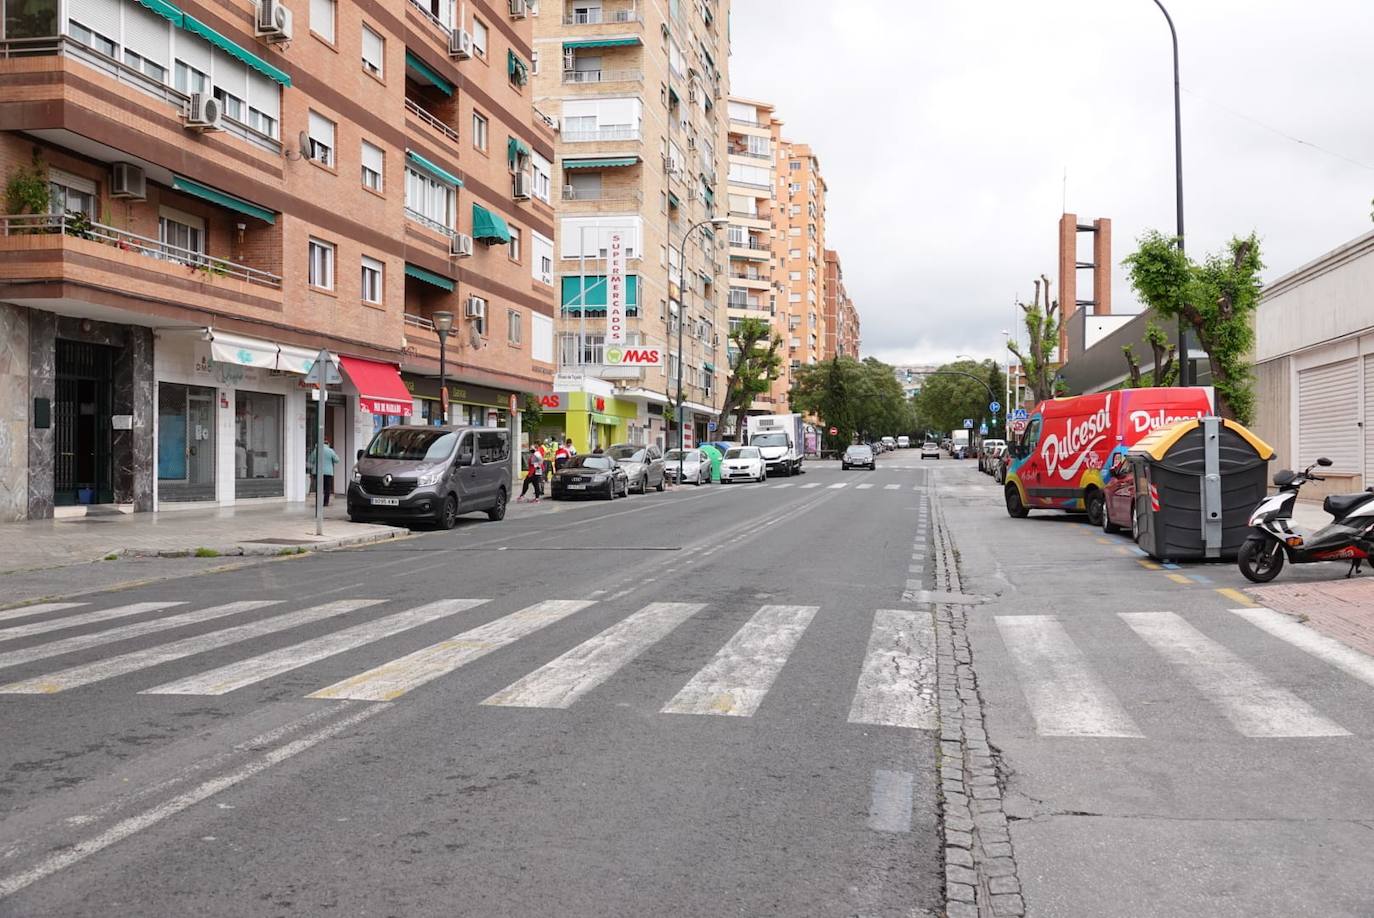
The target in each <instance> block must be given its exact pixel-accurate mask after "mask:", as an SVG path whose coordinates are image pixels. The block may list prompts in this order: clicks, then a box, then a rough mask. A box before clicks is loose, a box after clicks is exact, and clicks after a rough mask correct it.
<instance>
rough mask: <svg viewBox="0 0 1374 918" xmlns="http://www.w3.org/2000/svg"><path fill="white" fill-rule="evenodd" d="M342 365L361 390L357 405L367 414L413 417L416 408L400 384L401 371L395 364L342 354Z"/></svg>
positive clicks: (404, 387)
mask: <svg viewBox="0 0 1374 918" xmlns="http://www.w3.org/2000/svg"><path fill="white" fill-rule="evenodd" d="M339 363H340V364H341V365H342V366H343V371H344V372H345V373H347V374H348V378H349V379H351V380H352V381H353V385H355V386H357V387H358V403H359V404H360V405H361V406H362V408H363V410H364V411H370V412H372V413H373V414H396V415H400V416H401V417H410V414H411V411H412V409H413V408H414V405H413V404H412V403H411V400H410V392H409V391H408V390H407V389H406V385H405V383H403V382H401V371H400V369H399V368H398V367H397V366H396V365H395V364H394V363H378V362H377V361H375V360H364V359H363V358H361V357H344V356H342V355H341V356H340V357H339Z"/></svg>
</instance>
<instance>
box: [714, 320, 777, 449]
mask: <svg viewBox="0 0 1374 918" xmlns="http://www.w3.org/2000/svg"><path fill="white" fill-rule="evenodd" d="M729 340H730V345H731V347H729V348H728V349H727V353H728V354H729V355H730V375H729V376H728V377H727V378H726V381H725V398H724V401H722V402H721V406H720V421H721V427H722V428H723V429H724V428H728V429H731V430H735V432H736V434H738V433H739V430H738V425H739V421H740V419H741V418H743V417H744V415H745V413H746V412H747V411H748V410H749V405H750V404H751V403H752V402H753V401H754V397H755V396H758V395H762V394H764V393H765V392H767V391H768V390H769V389H771V388H772V387H773V382H774V381H775V380H776V379H777V378H778V376H779V375H780V374H781V372H782V353H781V350H782V336H781V335H778V334H775V333H774V332H773V329H772V326H771V325H770V324H769V323H767V322H765V321H763V320H762V319H743V320H741V321H740V322H738V323H737V324H736V325H735V326H734V328H732V329H730V336H729ZM732 417H733V418H734V420H733V422H732V421H731V418H732Z"/></svg>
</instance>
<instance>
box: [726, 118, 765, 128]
mask: <svg viewBox="0 0 1374 918" xmlns="http://www.w3.org/2000/svg"><path fill="white" fill-rule="evenodd" d="M730 123H731V124H743V125H744V126H746V127H768V125H766V124H764V123H763V122H762V121H757V120H755V119H753V118H733V117H732V118H731V119H730Z"/></svg>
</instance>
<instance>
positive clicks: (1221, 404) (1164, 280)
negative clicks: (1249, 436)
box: [1125, 231, 1264, 424]
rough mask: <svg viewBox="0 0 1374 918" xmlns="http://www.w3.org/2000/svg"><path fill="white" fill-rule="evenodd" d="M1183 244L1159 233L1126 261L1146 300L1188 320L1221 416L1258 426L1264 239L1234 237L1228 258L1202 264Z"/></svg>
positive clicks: (1148, 235) (1171, 315) (1168, 314)
mask: <svg viewBox="0 0 1374 918" xmlns="http://www.w3.org/2000/svg"><path fill="white" fill-rule="evenodd" d="M1175 242H1176V240H1175V239H1173V238H1172V237H1169V236H1165V235H1164V234H1162V233H1159V232H1154V231H1151V232H1149V233H1146V234H1145V235H1144V236H1142V237H1141V239H1140V247H1139V248H1138V249H1137V250H1136V251H1135V252H1134V253H1133V254H1132V255H1130V256H1129V257H1128V258H1127V259H1126V260H1125V264H1126V266H1127V268H1128V269H1129V270H1130V277H1131V286H1132V287H1133V288H1135V292H1136V294H1137V295H1139V297H1140V299H1141V302H1143V303H1144V304H1145V305H1146V306H1147V307H1149V308H1150V309H1152V310H1154V312H1155V314H1156V315H1158V316H1160V317H1161V318H1164V319H1174V320H1177V319H1182V320H1183V322H1184V323H1186V324H1187V325H1188V326H1189V327H1191V328H1192V329H1193V331H1194V333H1195V334H1196V335H1197V339H1198V343H1200V344H1201V345H1202V348H1203V350H1205V351H1206V352H1207V360H1208V364H1209V366H1210V367H1211V371H1212V385H1213V387H1215V388H1216V392H1217V412H1218V413H1219V414H1220V415H1221V416H1222V417H1225V418H1232V419H1234V420H1237V421H1240V422H1241V423H1242V424H1246V423H1249V422H1250V419H1251V417H1252V415H1253V414H1254V409H1255V392H1254V388H1253V380H1252V379H1251V376H1250V362H1249V355H1250V349H1251V347H1252V346H1253V345H1254V341H1255V330H1254V327H1253V325H1252V324H1251V322H1252V319H1253V313H1254V311H1255V308H1256V307H1257V306H1258V305H1259V299H1260V286H1261V285H1260V278H1259V273H1260V271H1261V270H1263V268H1264V263H1263V262H1262V261H1261V260H1260V246H1259V239H1258V238H1257V237H1256V236H1255V234H1254V233H1251V234H1250V235H1249V236H1246V237H1245V238H1241V237H1239V236H1237V237H1233V238H1232V239H1231V241H1230V242H1229V243H1228V244H1227V247H1226V251H1225V252H1224V253H1214V254H1211V255H1208V256H1207V258H1206V259H1205V260H1204V261H1203V262H1202V263H1201V264H1197V263H1196V262H1194V261H1193V260H1192V259H1190V258H1189V257H1188V255H1187V254H1186V253H1185V252H1182V251H1180V250H1179V248H1178V246H1177V245H1176V244H1175Z"/></svg>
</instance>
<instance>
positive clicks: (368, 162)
mask: <svg viewBox="0 0 1374 918" xmlns="http://www.w3.org/2000/svg"><path fill="white" fill-rule="evenodd" d="M385 162H386V153H384V152H383V151H382V148H381V147H376V146H373V145H372V144H370V143H368V142H367V141H366V140H364V141H363V153H362V169H363V187H364V188H371V189H372V190H373V191H376V192H379V193H380V192H381V190H382V173H383V171H384V170H383V167H384V164H385Z"/></svg>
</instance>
